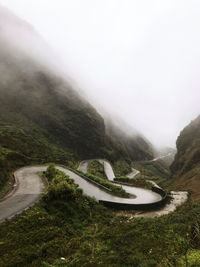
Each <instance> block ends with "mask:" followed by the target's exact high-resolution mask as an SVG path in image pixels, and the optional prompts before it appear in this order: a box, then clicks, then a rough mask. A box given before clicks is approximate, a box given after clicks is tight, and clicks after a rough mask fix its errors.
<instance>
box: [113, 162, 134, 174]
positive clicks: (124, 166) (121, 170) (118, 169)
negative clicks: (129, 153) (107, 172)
mask: <svg viewBox="0 0 200 267" xmlns="http://www.w3.org/2000/svg"><path fill="white" fill-rule="evenodd" d="M113 169H114V170H115V175H116V176H117V177H119V176H125V175H127V174H129V173H130V172H131V163H130V162H129V161H128V162H127V161H125V160H123V159H121V160H117V161H116V162H114V164H113Z"/></svg>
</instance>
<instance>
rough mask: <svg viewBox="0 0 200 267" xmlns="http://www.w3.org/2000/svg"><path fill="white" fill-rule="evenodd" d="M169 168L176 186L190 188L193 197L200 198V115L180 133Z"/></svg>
mask: <svg viewBox="0 0 200 267" xmlns="http://www.w3.org/2000/svg"><path fill="white" fill-rule="evenodd" d="M171 170H172V172H173V173H174V174H175V182H174V184H175V185H176V186H178V187H179V188H183V189H187V190H191V191H192V192H193V195H194V196H195V198H200V116H198V117H197V118H196V119H195V120H194V121H192V122H191V123H190V124H189V125H188V126H187V127H185V128H184V129H183V131H182V132H181V133H180V136H179V137H178V139H177V154H176V156H175V160H174V162H173V163H172V165H171Z"/></svg>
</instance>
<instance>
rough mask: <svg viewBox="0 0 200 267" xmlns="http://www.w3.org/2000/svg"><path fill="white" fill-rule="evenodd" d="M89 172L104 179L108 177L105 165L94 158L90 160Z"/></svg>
mask: <svg viewBox="0 0 200 267" xmlns="http://www.w3.org/2000/svg"><path fill="white" fill-rule="evenodd" d="M88 173H90V174H92V175H95V176H98V177H100V178H103V179H107V177H106V175H105V172H104V167H103V166H102V164H101V163H99V162H98V161H97V160H93V161H92V162H90V164H89V166H88Z"/></svg>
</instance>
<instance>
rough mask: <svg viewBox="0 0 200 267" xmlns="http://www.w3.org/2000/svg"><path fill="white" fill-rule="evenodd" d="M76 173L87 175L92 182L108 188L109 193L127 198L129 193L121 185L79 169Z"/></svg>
mask: <svg viewBox="0 0 200 267" xmlns="http://www.w3.org/2000/svg"><path fill="white" fill-rule="evenodd" d="M76 172H77V173H80V174H81V175H83V176H86V177H88V178H89V179H91V180H93V181H94V182H96V183H98V184H100V185H102V186H104V187H106V188H108V189H109V190H111V191H110V193H111V194H113V195H115V196H118V197H124V198H129V197H130V195H129V194H128V193H127V192H126V191H125V190H124V189H123V188H122V187H121V186H117V185H115V184H113V183H111V182H109V181H108V180H105V179H103V178H100V177H97V176H94V175H92V174H89V173H83V172H81V171H76Z"/></svg>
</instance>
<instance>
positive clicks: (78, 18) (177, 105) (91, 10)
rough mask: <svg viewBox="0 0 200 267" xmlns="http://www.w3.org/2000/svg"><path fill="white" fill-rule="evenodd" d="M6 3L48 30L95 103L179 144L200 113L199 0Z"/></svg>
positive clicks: (154, 137)
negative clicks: (178, 139) (185, 131)
mask: <svg viewBox="0 0 200 267" xmlns="http://www.w3.org/2000/svg"><path fill="white" fill-rule="evenodd" d="M1 4H3V5H4V6H7V7H8V8H9V9H11V10H12V11H13V12H14V13H15V14H17V15H18V16H19V17H20V18H22V19H24V20H26V21H28V22H29V23H30V24H32V25H33V27H34V28H35V29H36V31H38V32H39V33H40V35H41V36H43V37H44V39H45V40H46V42H47V43H48V44H49V45H50V46H51V47H52V48H53V49H54V51H55V54H57V55H58V57H60V59H59V62H60V60H61V61H62V64H63V69H64V70H65V71H66V73H67V74H68V75H69V76H70V77H71V78H72V79H73V80H74V81H75V82H76V83H77V84H78V86H79V87H80V88H81V89H82V91H83V92H84V93H85V94H86V95H87V97H88V98H89V100H90V102H92V103H93V104H94V105H95V106H96V108H97V109H98V110H100V111H101V110H104V112H108V113H109V114H114V116H115V117H120V119H123V120H124V121H125V122H126V123H127V124H130V125H131V126H133V127H134V128H136V129H138V130H139V131H140V132H142V133H143V135H144V136H146V137H147V138H148V139H149V140H150V141H151V142H152V143H153V144H154V145H156V146H175V141H176V138H177V136H178V135H179V132H180V130H182V128H183V127H185V126H186V125H187V124H188V123H189V122H190V121H191V120H193V119H195V117H196V116H197V115H198V114H199V113H200V105H199V100H200V90H199V88H200V76H199V70H200V49H199V47H200V34H199V26H200V2H199V1H192V0H191V1H184V0H181V1H179V0H176V1H171V0H166V1H165V0H164V1H153V0H152V1H149V0H141V1H134V0H125V1H124V0H84V1H83V0H59V1H55V0H51V1H47V0H29V1H27V0H1ZM13 41H14V40H13ZM55 66H56V64H55ZM55 68H56V67H55Z"/></svg>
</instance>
